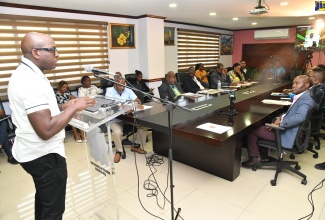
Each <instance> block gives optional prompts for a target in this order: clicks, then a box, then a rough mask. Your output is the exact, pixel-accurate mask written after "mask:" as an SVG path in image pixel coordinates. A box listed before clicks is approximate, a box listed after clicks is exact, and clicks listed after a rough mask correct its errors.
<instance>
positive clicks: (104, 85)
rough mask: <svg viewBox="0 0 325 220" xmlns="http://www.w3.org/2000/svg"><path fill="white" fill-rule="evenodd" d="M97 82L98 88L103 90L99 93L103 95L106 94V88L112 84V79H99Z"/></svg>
mask: <svg viewBox="0 0 325 220" xmlns="http://www.w3.org/2000/svg"><path fill="white" fill-rule="evenodd" d="M110 80H114V79H110ZM99 83H100V88H101V89H102V90H103V92H102V93H101V94H100V95H105V94H106V89H107V88H108V87H113V86H114V83H113V82H112V81H109V80H106V79H101V80H100V82H99ZM78 89H79V88H78Z"/></svg>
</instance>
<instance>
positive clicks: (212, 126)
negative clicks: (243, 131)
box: [196, 122, 232, 134]
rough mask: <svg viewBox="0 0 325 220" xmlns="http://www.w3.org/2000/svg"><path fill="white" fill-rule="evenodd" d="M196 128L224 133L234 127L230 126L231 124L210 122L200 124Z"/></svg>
mask: <svg viewBox="0 0 325 220" xmlns="http://www.w3.org/2000/svg"><path fill="white" fill-rule="evenodd" d="M196 128H199V129H203V130H206V131H212V132H214V133H217V134H222V133H224V132H226V131H228V130H230V129H232V127H229V126H223V125H217V124H213V123H210V122H208V123H205V124H202V125H199V126H197V127H196Z"/></svg>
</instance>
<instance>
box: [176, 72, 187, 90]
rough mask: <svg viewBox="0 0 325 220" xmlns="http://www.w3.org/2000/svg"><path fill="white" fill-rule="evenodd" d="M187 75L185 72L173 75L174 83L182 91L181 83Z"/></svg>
mask: <svg viewBox="0 0 325 220" xmlns="http://www.w3.org/2000/svg"><path fill="white" fill-rule="evenodd" d="M187 74H188V73H187V72H178V73H176V74H175V77H176V81H177V82H178V83H179V84H180V85H181V87H182V89H183V90H184V87H183V81H184V79H185V77H186V76H187Z"/></svg>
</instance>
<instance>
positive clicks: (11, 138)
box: [0, 99, 16, 145]
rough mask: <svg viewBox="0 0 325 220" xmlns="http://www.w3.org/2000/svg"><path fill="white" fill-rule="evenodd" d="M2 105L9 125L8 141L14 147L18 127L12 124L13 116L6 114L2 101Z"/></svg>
mask: <svg viewBox="0 0 325 220" xmlns="http://www.w3.org/2000/svg"><path fill="white" fill-rule="evenodd" d="M0 105H1V108H2V109H3V111H4V114H5V118H6V119H4V121H5V122H6V123H7V133H8V140H9V142H10V143H11V145H13V144H14V140H15V137H16V133H15V131H16V126H15V125H14V124H13V123H12V120H11V116H10V115H7V114H6V112H5V109H4V107H3V104H2V100H1V99H0Z"/></svg>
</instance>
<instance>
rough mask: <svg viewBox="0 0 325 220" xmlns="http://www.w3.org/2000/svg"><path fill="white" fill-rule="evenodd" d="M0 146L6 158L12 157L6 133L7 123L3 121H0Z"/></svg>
mask: <svg viewBox="0 0 325 220" xmlns="http://www.w3.org/2000/svg"><path fill="white" fill-rule="evenodd" d="M0 144H1V145H2V148H3V149H4V150H5V152H6V154H7V156H8V158H11V157H12V152H11V149H10V146H9V140H8V133H7V123H6V122H5V121H0Z"/></svg>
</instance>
